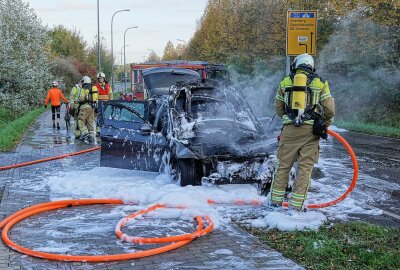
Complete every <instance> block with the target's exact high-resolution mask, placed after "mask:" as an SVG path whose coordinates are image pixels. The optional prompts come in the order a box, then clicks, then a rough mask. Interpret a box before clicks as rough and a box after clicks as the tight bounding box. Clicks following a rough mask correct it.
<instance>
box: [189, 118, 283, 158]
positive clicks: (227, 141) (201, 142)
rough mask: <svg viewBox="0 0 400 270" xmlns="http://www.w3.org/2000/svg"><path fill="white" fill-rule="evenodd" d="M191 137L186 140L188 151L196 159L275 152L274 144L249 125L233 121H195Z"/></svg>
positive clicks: (250, 155)
mask: <svg viewBox="0 0 400 270" xmlns="http://www.w3.org/2000/svg"><path fill="white" fill-rule="evenodd" d="M193 135H194V136H193V137H192V138H187V139H188V144H187V146H188V148H189V149H191V150H192V151H193V152H194V153H195V154H196V155H198V156H199V157H205V156H237V157H246V156H248V157H253V156H259V155H264V156H265V155H266V154H267V153H271V151H273V149H274V147H275V146H274V145H272V144H273V142H275V141H276V140H272V141H269V140H267V139H266V138H264V135H263V134H262V133H261V132H260V131H259V130H257V129H256V127H255V126H254V125H253V124H252V123H251V122H237V121H234V120H233V119H222V118H220V119H203V120H200V121H197V122H196V125H195V126H194V134H193Z"/></svg>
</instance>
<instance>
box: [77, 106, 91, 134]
mask: <svg viewBox="0 0 400 270" xmlns="http://www.w3.org/2000/svg"><path fill="white" fill-rule="evenodd" d="M93 124H94V111H93V108H92V107H91V106H90V105H88V104H85V105H82V106H81V108H80V109H79V115H78V126H79V131H80V135H86V134H88V133H89V135H90V136H92V137H93V138H94V137H95V134H94V125H93Z"/></svg>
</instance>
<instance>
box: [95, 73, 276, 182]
mask: <svg viewBox="0 0 400 270" xmlns="http://www.w3.org/2000/svg"><path fill="white" fill-rule="evenodd" d="M195 73H196V72H193V71H191V70H185V69H180V70H176V69H171V68H169V69H163V68H159V69H149V70H148V71H143V77H144V80H145V83H146V85H147V89H148V91H149V92H148V96H149V98H148V99H147V100H140V101H123V100H118V101H109V102H107V103H106V104H105V110H104V120H105V121H104V123H105V124H104V126H103V127H101V140H102V143H101V159H100V163H101V166H108V167H117V168H124V169H135V170H145V171H155V172H166V173H169V174H170V175H171V176H172V177H173V178H174V179H176V180H178V181H180V184H181V185H182V186H186V185H200V184H202V183H206V182H207V183H213V184H227V183H259V184H261V185H262V186H264V189H265V187H268V186H269V184H270V182H271V180H272V173H273V169H274V162H273V160H272V158H271V157H270V155H269V153H273V152H274V148H275V144H274V143H275V141H274V140H271V139H270V138H268V137H266V136H265V129H264V128H263V126H262V125H261V124H260V123H259V121H258V120H257V119H256V117H255V116H254V114H253V112H252V110H251V109H250V106H249V105H248V104H247V102H246V101H245V100H244V99H243V98H242V96H241V95H240V93H239V92H238V91H237V90H236V89H235V88H233V87H232V86H231V85H229V83H227V82H226V81H223V80H222V81H218V80H212V79H204V78H201V77H200V76H199V75H198V74H197V75H196V74H195Z"/></svg>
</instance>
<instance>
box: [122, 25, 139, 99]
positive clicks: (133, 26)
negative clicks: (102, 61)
mask: <svg viewBox="0 0 400 270" xmlns="http://www.w3.org/2000/svg"><path fill="white" fill-rule="evenodd" d="M133 28H139V27H138V26H132V27H128V28H126V29H125V32H124V93H125V94H126V53H125V47H126V46H125V40H126V38H125V37H126V32H127V31H128V30H129V29H133Z"/></svg>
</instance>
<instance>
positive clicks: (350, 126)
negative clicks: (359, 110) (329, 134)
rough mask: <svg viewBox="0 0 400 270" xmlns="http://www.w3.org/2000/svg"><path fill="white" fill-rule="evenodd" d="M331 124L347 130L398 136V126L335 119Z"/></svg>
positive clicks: (399, 132)
mask: <svg viewBox="0 0 400 270" xmlns="http://www.w3.org/2000/svg"><path fill="white" fill-rule="evenodd" d="M333 124H334V125H335V126H337V127H340V128H344V129H347V130H349V131H354V132H360V133H366V134H372V135H381V136H386V137H393V138H400V128H397V127H388V126H381V125H377V124H366V123H360V122H353V121H344V120H336V119H335V121H334V123H333Z"/></svg>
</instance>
